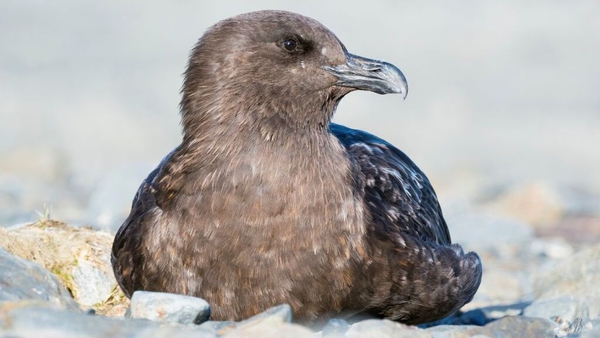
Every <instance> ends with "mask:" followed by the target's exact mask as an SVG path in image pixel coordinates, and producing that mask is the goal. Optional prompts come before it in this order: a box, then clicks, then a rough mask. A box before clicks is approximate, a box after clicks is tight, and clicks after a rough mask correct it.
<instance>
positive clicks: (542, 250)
mask: <svg viewBox="0 0 600 338" xmlns="http://www.w3.org/2000/svg"><path fill="white" fill-rule="evenodd" d="M530 249H531V252H532V253H533V254H534V255H540V256H545V257H548V258H551V259H564V258H567V257H569V256H571V255H572V254H573V253H574V251H575V250H574V249H573V246H572V245H571V244H569V243H568V242H567V241H566V240H565V239H564V238H561V237H552V238H536V239H534V240H533V241H532V242H531V246H530Z"/></svg>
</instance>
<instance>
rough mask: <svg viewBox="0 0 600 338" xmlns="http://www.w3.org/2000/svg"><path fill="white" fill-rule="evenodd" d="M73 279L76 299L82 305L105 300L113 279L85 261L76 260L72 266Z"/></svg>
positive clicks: (91, 304)
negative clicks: (75, 287)
mask: <svg viewBox="0 0 600 338" xmlns="http://www.w3.org/2000/svg"><path fill="white" fill-rule="evenodd" d="M73 281H74V282H75V284H76V285H77V286H78V289H79V294H78V295H79V297H78V299H77V300H78V301H79V303H80V304H82V305H84V306H93V305H94V304H96V303H100V302H102V301H103V300H105V299H106V298H107V297H108V296H109V295H110V292H111V291H112V288H113V285H114V284H115V279H114V277H113V276H112V275H110V276H109V275H108V274H106V273H105V272H104V271H102V270H101V269H99V268H98V267H96V266H94V265H92V264H90V263H89V262H86V261H78V263H77V265H76V266H74V267H73Z"/></svg>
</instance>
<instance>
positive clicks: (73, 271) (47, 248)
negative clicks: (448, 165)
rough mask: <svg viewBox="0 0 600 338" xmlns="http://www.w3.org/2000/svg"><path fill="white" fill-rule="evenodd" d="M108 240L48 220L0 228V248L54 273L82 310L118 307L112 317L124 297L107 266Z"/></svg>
mask: <svg viewBox="0 0 600 338" xmlns="http://www.w3.org/2000/svg"><path fill="white" fill-rule="evenodd" d="M112 241H113V236H112V235H110V234H108V233H105V232H101V231H92V230H90V229H86V228H74V227H70V226H68V225H66V224H64V223H60V222H56V221H51V220H45V221H40V222H38V223H35V224H29V225H24V226H20V227H16V228H6V229H4V228H0V247H3V248H5V249H6V250H7V251H9V252H10V253H12V254H14V255H16V256H19V257H21V258H24V259H27V260H29V261H33V262H36V263H38V264H40V265H41V266H43V267H44V268H46V269H47V270H49V271H50V272H52V273H54V274H55V275H56V276H57V277H58V278H59V280H60V281H61V282H62V283H63V285H64V286H65V287H66V288H67V289H68V290H69V291H70V292H71V293H72V294H73V297H74V298H75V300H76V301H77V302H78V303H79V304H80V305H81V306H82V307H83V308H94V309H96V310H97V311H99V312H100V313H106V312H110V310H112V308H114V307H119V311H116V312H117V313H116V314H122V313H124V309H125V307H124V306H122V305H121V303H124V302H125V297H123V295H122V294H121V293H120V291H119V289H118V288H117V287H116V280H115V278H114V275H113V271H112V267H111V263H110V250H111V246H112ZM107 303H111V306H110V307H107V306H106V304H107ZM112 305H115V306H112Z"/></svg>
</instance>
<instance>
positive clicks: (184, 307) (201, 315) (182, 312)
mask: <svg viewBox="0 0 600 338" xmlns="http://www.w3.org/2000/svg"><path fill="white" fill-rule="evenodd" d="M130 311H131V317H132V318H143V319H149V320H153V321H168V322H175V323H180V324H202V323H204V322H205V321H207V320H208V319H209V318H210V305H209V304H208V303H207V302H206V301H205V300H204V299H201V298H197V297H191V296H184V295H177V294H172V293H165V292H149V291H136V292H134V293H133V296H132V297H131V303H130Z"/></svg>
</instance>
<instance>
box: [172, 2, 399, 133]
mask: <svg viewBox="0 0 600 338" xmlns="http://www.w3.org/2000/svg"><path fill="white" fill-rule="evenodd" d="M353 90H368V91H372V92H376V93H379V94H389V93H398V94H400V95H402V96H403V97H405V96H406V94H407V92H408V86H407V83H406V79H405V77H404V75H403V74H402V72H401V71H400V70H399V69H398V68H396V67H395V66H394V65H392V64H390V63H387V62H383V61H376V60H371V59H367V58H363V57H360V56H356V55H353V54H350V53H349V52H348V51H347V50H346V48H345V47H344V45H343V44H342V43H341V42H340V40H339V39H338V38H337V37H336V36H335V35H334V34H333V33H332V32H331V31H329V30H328V29H327V28H325V27H324V26H323V25H321V24H320V23H319V22H317V21H315V20H313V19H310V18H307V17H304V16H301V15H298V14H294V13H290V12H283V11H260V12H252V13H247V14H242V15H239V16H236V17H233V18H230V19H226V20H224V21H221V22H219V23H218V24H216V25H215V26H213V27H211V28H210V29H209V30H208V31H207V32H206V33H205V34H204V36H202V38H201V39H200V41H199V42H198V44H197V45H196V46H195V48H194V49H193V50H192V53H191V56H190V61H189V65H188V68H187V70H186V72H185V82H184V85H183V89H182V93H183V98H182V102H181V108H182V114H183V126H184V132H186V133H187V132H188V131H190V132H191V131H193V130H195V129H197V128H196V127H197V126H202V125H211V124H212V123H229V124H234V125H235V127H236V128H243V127H250V128H253V127H256V126H257V125H260V126H261V128H265V126H266V125H269V124H272V125H273V127H274V128H281V127H284V126H288V127H293V128H307V127H317V128H319V127H320V128H323V127H325V128H326V127H327V126H328V124H329V121H330V120H331V117H332V115H333V112H334V110H335V107H336V105H337V103H338V102H339V100H340V99H341V98H342V97H343V96H344V95H346V94H347V93H349V92H351V91H353Z"/></svg>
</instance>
